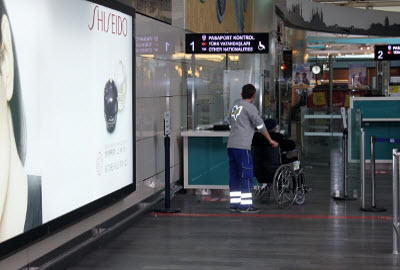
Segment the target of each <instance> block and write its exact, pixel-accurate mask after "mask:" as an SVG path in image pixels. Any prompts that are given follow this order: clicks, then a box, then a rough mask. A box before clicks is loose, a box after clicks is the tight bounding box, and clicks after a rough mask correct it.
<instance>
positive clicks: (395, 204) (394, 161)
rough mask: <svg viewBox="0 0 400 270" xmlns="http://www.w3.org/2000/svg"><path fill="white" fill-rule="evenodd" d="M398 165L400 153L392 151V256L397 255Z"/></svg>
mask: <svg viewBox="0 0 400 270" xmlns="http://www.w3.org/2000/svg"><path fill="white" fill-rule="evenodd" d="M399 163H400V153H399V152H398V150H397V149H393V157H392V168H393V171H392V173H393V174H392V175H393V254H399V241H400V222H399V208H400V206H399Z"/></svg>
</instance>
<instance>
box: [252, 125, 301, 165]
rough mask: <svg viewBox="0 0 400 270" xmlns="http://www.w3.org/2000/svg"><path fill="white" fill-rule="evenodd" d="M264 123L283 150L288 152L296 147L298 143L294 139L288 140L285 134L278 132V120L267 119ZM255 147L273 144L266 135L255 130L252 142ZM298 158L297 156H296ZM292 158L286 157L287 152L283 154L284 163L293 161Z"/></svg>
mask: <svg viewBox="0 0 400 270" xmlns="http://www.w3.org/2000/svg"><path fill="white" fill-rule="evenodd" d="M264 125H265V127H266V128H267V130H268V133H269V136H270V137H271V138H272V139H273V140H274V141H276V142H277V143H279V147H280V148H281V151H282V152H288V151H292V150H294V149H295V148H296V143H295V142H294V141H292V140H288V139H286V138H285V136H284V135H283V134H281V133H279V132H276V130H277V124H276V121H275V120H273V119H266V120H264ZM252 146H253V147H265V146H267V147H268V146H271V144H270V143H269V141H268V140H266V139H265V137H264V136H263V135H262V134H261V133H259V132H255V133H254V137H253V142H252ZM296 159H297V158H296ZM291 161H292V159H289V158H287V157H286V155H285V154H283V155H282V163H288V162H291Z"/></svg>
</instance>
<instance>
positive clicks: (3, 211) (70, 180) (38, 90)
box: [0, 0, 136, 257]
mask: <svg viewBox="0 0 400 270" xmlns="http://www.w3.org/2000/svg"><path fill="white" fill-rule="evenodd" d="M98 2H99V1H95V2H92V1H88V0H36V1H26V0H0V13H1V14H0V19H1V31H0V35H1V38H0V42H1V44H0V45H1V48H2V53H3V56H4V57H1V59H0V61H1V65H0V69H1V70H0V81H2V82H4V83H2V84H1V85H0V250H1V251H0V257H1V256H3V255H4V253H5V252H6V251H5V250H7V249H8V248H9V247H11V246H18V244H19V245H20V244H21V243H22V244H23V243H26V242H29V241H34V237H36V238H37V237H40V236H44V235H45V234H47V233H49V232H51V231H54V230H56V229H59V228H58V227H57V226H59V225H57V224H68V223H70V222H73V221H74V219H75V220H76V219H79V218H82V213H85V215H87V214H89V213H90V211H92V212H93V211H94V210H93V209H97V207H99V205H101V207H104V206H105V205H106V204H107V203H110V202H111V201H115V200H116V199H117V198H122V197H123V196H126V195H127V194H129V192H133V191H134V189H135V182H136V181H135V165H134V164H135V161H134V158H135V149H134V145H135V143H134V141H135V139H134V133H135V127H134V125H133V123H134V119H133V117H134V115H133V113H134V103H133V99H134V91H135V90H134V86H135V81H134V76H133V74H134V66H133V63H134V57H135V55H134V53H135V52H134V39H133V33H134V16H135V11H134V10H133V9H132V8H127V7H125V6H123V5H121V4H119V3H114V4H113V3H111V1H104V4H107V5H108V6H103V5H100V4H98ZM72 15H73V16H72ZM110 196H113V197H110ZM15 202H18V203H15ZM100 202H101V203H100ZM97 204H99V205H97ZM88 205H91V206H90V207H87V206H88ZM89 208H90V209H91V210H90V209H89ZM78 210H79V211H78ZM60 218H61V219H60ZM55 220H57V222H55V223H54V224H53V223H52V222H54V221H55ZM60 220H62V221H61V222H60ZM48 224H52V225H48ZM46 226H47V227H46ZM38 228H39V229H38ZM33 229H35V235H33V236H32V235H31V236H32V237H33V238H32V237H26V235H27V234H29V233H30V232H31V231H32V230H33ZM21 234H25V236H24V239H25V240H24V241H19V242H18V241H16V242H15V243H16V244H15V245H14V244H12V245H11V244H7V243H6V242H7V241H9V240H10V241H11V240H13V239H14V237H17V236H20V235H21ZM26 239H31V240H26ZM4 243H5V244H4ZM3 244H4V245H3ZM3 252H4V253H3Z"/></svg>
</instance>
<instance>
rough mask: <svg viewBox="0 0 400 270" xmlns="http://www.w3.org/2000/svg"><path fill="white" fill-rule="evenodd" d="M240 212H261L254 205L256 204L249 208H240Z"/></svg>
mask: <svg viewBox="0 0 400 270" xmlns="http://www.w3.org/2000/svg"><path fill="white" fill-rule="evenodd" d="M240 212H241V213H244V214H255V213H258V212H260V209H259V208H256V207H254V206H250V207H249V208H245V209H240Z"/></svg>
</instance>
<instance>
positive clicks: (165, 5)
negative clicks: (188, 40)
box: [117, 0, 172, 24]
mask: <svg viewBox="0 0 400 270" xmlns="http://www.w3.org/2000/svg"><path fill="white" fill-rule="evenodd" d="M117 1H118V2H121V3H124V4H125V5H128V6H132V7H134V8H135V9H136V12H138V13H141V14H143V15H146V16H149V17H152V18H155V19H157V20H160V21H163V22H166V23H169V24H171V23H172V0H117Z"/></svg>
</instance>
